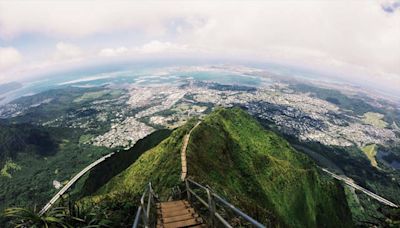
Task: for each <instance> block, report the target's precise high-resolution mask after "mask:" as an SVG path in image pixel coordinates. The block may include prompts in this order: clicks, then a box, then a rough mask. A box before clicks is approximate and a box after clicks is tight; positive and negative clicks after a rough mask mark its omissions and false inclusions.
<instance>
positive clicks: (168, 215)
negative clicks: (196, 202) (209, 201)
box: [162, 208, 195, 218]
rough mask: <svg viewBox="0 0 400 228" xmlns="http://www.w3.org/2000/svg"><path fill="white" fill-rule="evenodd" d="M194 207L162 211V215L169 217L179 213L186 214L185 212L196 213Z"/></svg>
mask: <svg viewBox="0 0 400 228" xmlns="http://www.w3.org/2000/svg"><path fill="white" fill-rule="evenodd" d="M194 213H195V212H194V210H193V208H188V209H183V210H177V211H165V212H162V217H163V218H168V217H174V216H177V215H184V214H194Z"/></svg>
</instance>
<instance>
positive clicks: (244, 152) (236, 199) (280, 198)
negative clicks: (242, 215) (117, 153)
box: [80, 109, 352, 227]
mask: <svg viewBox="0 0 400 228" xmlns="http://www.w3.org/2000/svg"><path fill="white" fill-rule="evenodd" d="M194 123H195V120H191V121H189V122H188V123H187V124H186V125H184V126H182V127H180V128H178V129H176V130H175V131H174V132H173V133H172V134H171V135H170V136H169V137H168V138H166V139H165V140H163V141H162V142H161V143H160V144H159V145H158V146H156V147H154V148H152V149H150V150H149V151H147V152H146V153H144V154H143V155H142V156H140V157H139V159H138V160H137V161H136V162H135V163H133V164H132V165H131V166H130V167H128V168H127V169H126V170H125V171H123V172H121V173H119V174H118V175H116V176H115V177H113V178H112V179H111V180H110V181H109V182H108V183H106V184H105V185H104V186H102V187H101V188H100V189H99V190H98V191H97V192H96V193H95V194H93V195H92V196H88V197H85V198H83V199H82V200H81V201H80V202H81V204H82V205H91V204H96V205H98V206H100V207H104V208H105V210H106V208H107V209H108V210H109V209H110V206H109V205H111V204H116V205H121V204H122V205H123V204H124V202H127V201H126V198H122V197H121V195H124V196H126V197H127V198H138V197H139V196H140V195H141V193H142V191H143V189H144V187H145V186H146V184H147V183H148V182H152V184H153V186H154V189H155V191H156V192H157V193H158V194H159V196H160V198H161V199H167V198H168V196H169V195H170V191H171V188H172V187H174V186H179V185H180V184H181V183H180V180H179V179H180V178H179V177H180V170H181V166H180V165H181V164H180V148H181V146H182V139H183V136H184V135H185V134H186V133H187V132H188V131H189V130H190V129H191V128H192V127H193V126H194ZM188 167H189V175H190V176H191V178H194V179H195V180H197V181H199V182H202V183H204V184H208V185H210V186H211V187H212V188H213V189H215V190H216V191H217V192H218V193H220V194H221V195H223V196H225V197H226V198H228V199H229V200H230V201H231V202H233V203H234V204H235V205H237V206H238V207H239V208H242V209H244V210H245V211H246V212H248V213H250V214H251V215H252V216H254V217H256V218H257V219H259V220H260V221H262V222H265V223H269V224H271V225H273V226H281V227H285V226H292V227H321V226H328V227H329V226H330V224H331V225H332V226H335V227H336V226H337V225H338V224H341V225H342V226H345V227H346V226H351V225H352V223H351V216H350V212H349V209H348V207H347V201H346V198H345V194H344V191H343V189H342V187H341V186H340V184H339V183H338V182H336V181H333V180H332V179H331V178H329V177H326V176H324V175H321V174H320V173H319V172H318V170H317V169H316V167H315V165H314V163H313V162H312V161H310V160H309V159H308V158H307V157H306V156H304V155H303V154H301V153H298V152H296V151H295V150H294V149H293V148H291V147H290V146H289V144H288V143H287V142H286V141H285V140H283V139H282V138H281V137H279V136H277V135H276V134H274V133H272V132H269V131H265V130H264V129H263V128H262V127H261V126H260V125H259V124H258V123H257V122H256V121H255V120H253V119H252V118H251V117H250V116H248V115H247V114H245V113H244V112H243V111H241V110H240V109H230V110H224V109H220V110H217V111H216V112H213V113H212V114H210V115H209V116H207V117H206V118H205V119H204V120H203V122H202V124H200V125H199V126H198V128H196V129H195V130H194V131H193V133H192V137H191V140H190V142H189V145H188ZM134 209H135V207H134V205H130V204H129V206H125V207H124V209H121V208H120V207H118V208H117V207H114V208H112V210H113V211H114V213H113V218H114V219H115V221H123V220H124V219H126V218H125V217H124V216H126V210H129V211H130V212H131V214H130V220H128V221H129V222H132V219H133V213H132V211H134ZM129 222H128V223H127V224H125V225H126V226H128V225H129V224H130V223H129ZM119 225H121V224H119Z"/></svg>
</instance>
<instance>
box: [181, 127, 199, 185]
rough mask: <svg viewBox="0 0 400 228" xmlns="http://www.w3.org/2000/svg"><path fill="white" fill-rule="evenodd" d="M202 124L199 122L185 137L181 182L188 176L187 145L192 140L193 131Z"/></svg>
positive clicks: (182, 152) (182, 150) (182, 151)
mask: <svg viewBox="0 0 400 228" xmlns="http://www.w3.org/2000/svg"><path fill="white" fill-rule="evenodd" d="M200 123H201V121H199V122H197V124H196V125H194V127H193V128H192V129H191V130H190V131H189V133H188V134H186V135H185V136H184V137H183V144H182V149H181V163H182V174H181V180H182V181H184V180H185V179H186V176H187V161H186V149H187V145H188V143H189V139H190V134H192V131H193V130H194V129H195V128H196V127H197V126H199V125H200Z"/></svg>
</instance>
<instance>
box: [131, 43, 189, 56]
mask: <svg viewBox="0 0 400 228" xmlns="http://www.w3.org/2000/svg"><path fill="white" fill-rule="evenodd" d="M134 50H135V51H137V52H140V53H143V54H155V53H165V52H169V53H181V52H186V51H189V48H188V47H187V45H181V44H176V43H171V42H161V41H158V40H153V41H150V42H149V43H146V44H144V45H143V46H141V47H137V48H135V49H134Z"/></svg>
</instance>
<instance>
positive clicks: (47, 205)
mask: <svg viewBox="0 0 400 228" xmlns="http://www.w3.org/2000/svg"><path fill="white" fill-rule="evenodd" d="M113 154H114V152H112V153H110V154H107V155H106V156H103V157H101V158H99V159H98V160H96V161H94V162H93V163H91V164H90V165H88V166H86V167H85V168H84V169H82V170H81V171H80V172H79V173H78V174H76V175H75V176H74V177H73V178H72V179H71V180H70V181H68V183H67V184H66V185H65V186H64V187H62V188H61V190H60V191H59V192H57V194H55V195H54V196H53V198H51V200H50V201H49V202H48V203H47V204H46V205H45V206H44V207H43V208H42V210H40V212H39V215H43V214H44V213H46V211H47V210H48V209H49V208H50V207H51V206H52V205H53V204H54V203H55V202H56V201H57V200H58V199H59V198H60V197H61V196H62V195H63V194H64V193H65V192H66V191H67V190H68V189H69V188H70V187H71V186H72V185H73V184H74V183H75V182H76V181H77V180H78V179H79V178H81V177H82V176H83V175H84V174H85V173H86V172H87V171H89V170H90V169H91V168H93V167H95V166H96V165H98V164H99V163H101V162H103V161H104V160H106V159H107V158H109V157H111V156H112V155H113Z"/></svg>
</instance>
